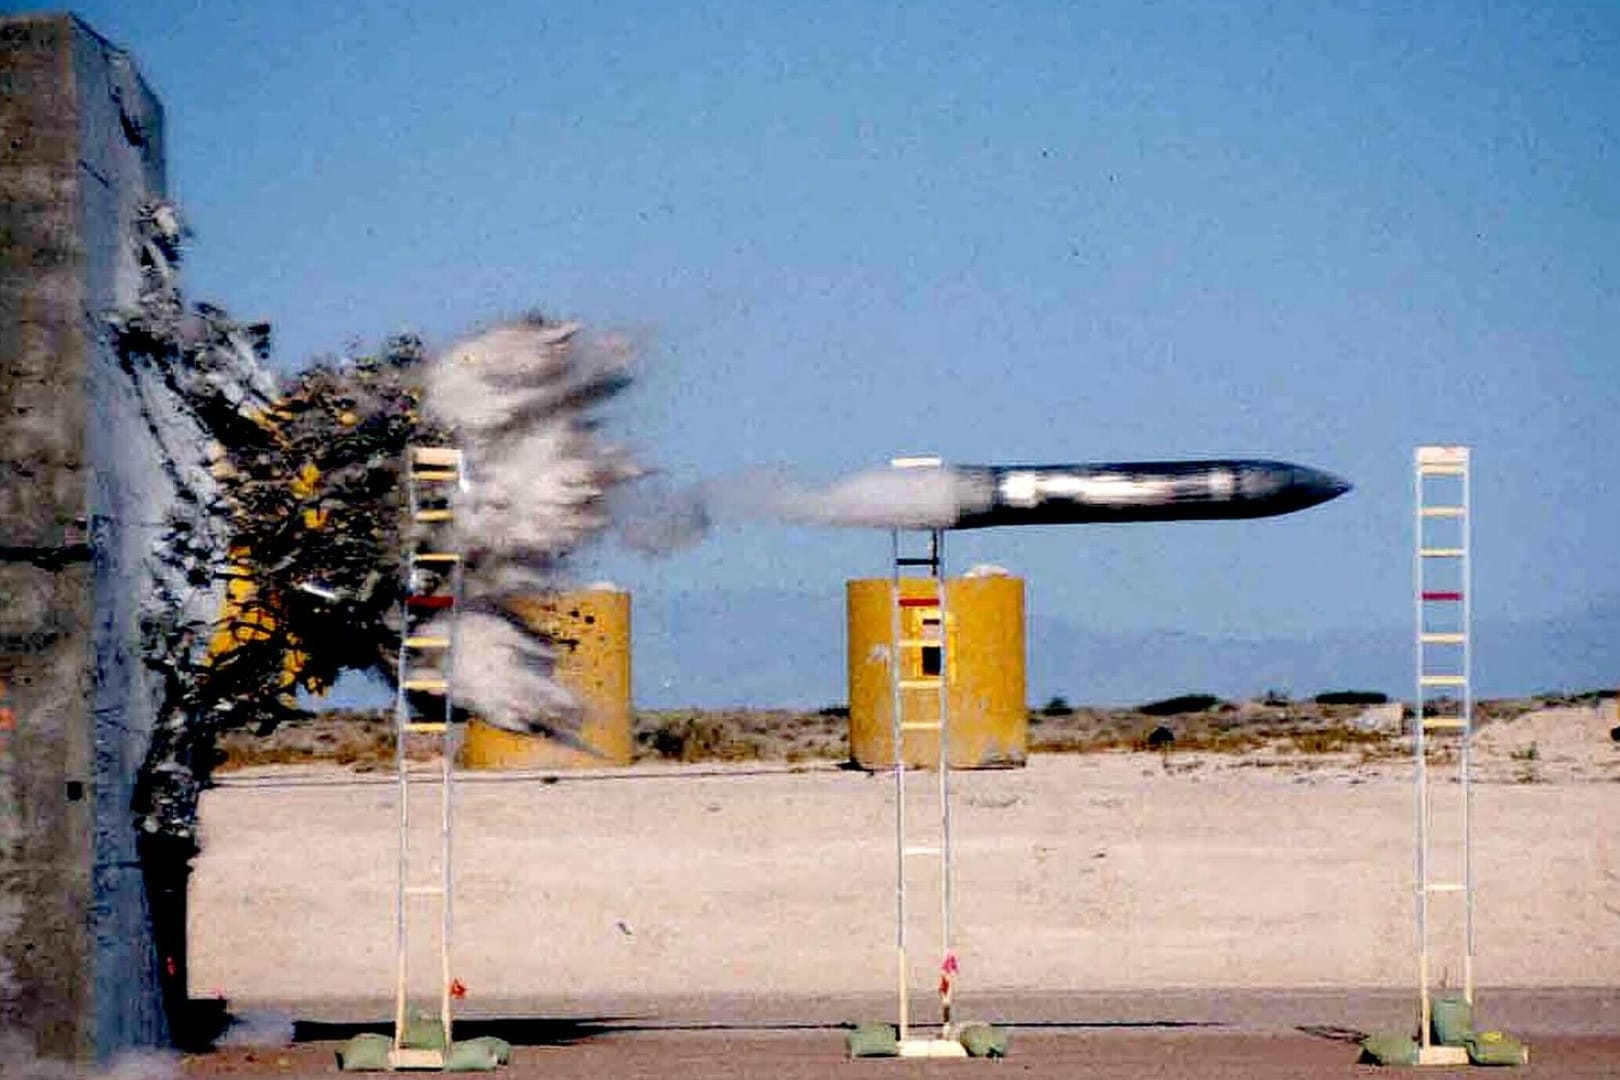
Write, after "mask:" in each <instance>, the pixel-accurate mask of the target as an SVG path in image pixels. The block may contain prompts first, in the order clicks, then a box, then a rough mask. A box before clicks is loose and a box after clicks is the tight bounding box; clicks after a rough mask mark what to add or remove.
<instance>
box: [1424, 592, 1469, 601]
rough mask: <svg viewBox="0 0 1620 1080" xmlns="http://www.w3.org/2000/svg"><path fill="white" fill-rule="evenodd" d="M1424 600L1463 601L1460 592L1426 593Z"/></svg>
mask: <svg viewBox="0 0 1620 1080" xmlns="http://www.w3.org/2000/svg"><path fill="white" fill-rule="evenodd" d="M1423 599H1425V600H1461V599H1462V593H1460V592H1426V593H1424V594H1423Z"/></svg>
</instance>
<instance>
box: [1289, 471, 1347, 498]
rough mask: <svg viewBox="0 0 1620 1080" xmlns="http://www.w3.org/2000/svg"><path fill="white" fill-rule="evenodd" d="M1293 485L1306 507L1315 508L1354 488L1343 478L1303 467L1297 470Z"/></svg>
mask: <svg viewBox="0 0 1620 1080" xmlns="http://www.w3.org/2000/svg"><path fill="white" fill-rule="evenodd" d="M1294 483H1295V484H1296V485H1297V486H1298V487H1299V490H1300V494H1302V495H1304V496H1305V497H1306V498H1307V500H1308V501H1307V502H1306V503H1305V505H1306V506H1315V505H1317V504H1318V503H1325V502H1327V501H1328V500H1330V499H1337V498H1338V497H1339V496H1340V495H1343V494H1344V493H1345V492H1347V491H1349V490H1351V488H1352V487H1354V485H1353V484H1351V483H1350V481H1348V480H1346V479H1344V478H1343V477H1339V476H1334V475H1333V474H1332V473H1330V472H1324V471H1323V470H1321V469H1312V468H1308V467H1304V466H1301V467H1299V468H1298V470H1297V475H1296V476H1295V478H1294Z"/></svg>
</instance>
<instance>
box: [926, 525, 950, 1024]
mask: <svg viewBox="0 0 1620 1080" xmlns="http://www.w3.org/2000/svg"><path fill="white" fill-rule="evenodd" d="M930 542H931V544H932V555H933V559H934V566H933V573H934V581H935V587H936V589H937V590H938V593H939V694H938V697H939V710H938V711H939V835H940V845H939V846H940V859H939V878H940V886H939V925H940V949H939V955H940V962H941V966H942V968H943V966H944V965H945V964H948V963H949V962H950V958H951V957H952V956H953V955H954V953H953V950H952V948H951V941H952V937H953V929H952V923H953V920H954V918H955V910H954V904H955V895H954V892H953V888H954V885H953V882H952V878H953V876H954V874H953V866H952V862H953V858H954V852H953V850H952V843H951V753H950V731H951V721H950V696H951V670H952V666H953V661H952V657H951V648H950V625H951V622H950V611H949V607H948V605H947V602H946V587H947V584H948V582H949V580H950V579H949V577H948V576H947V575H946V572H945V533H944V531H943V530H941V529H935V530H934V531H933V536H932V537H931V541H930ZM940 976H941V982H940V985H941V987H942V989H941V1001H940V1016H941V1020H940V1032H939V1037H940V1038H941V1039H949V1038H950V1037H951V1004H952V994H953V993H954V990H953V987H954V983H955V973H954V972H950V973H947V972H945V971H943V970H942V971H941V973H940Z"/></svg>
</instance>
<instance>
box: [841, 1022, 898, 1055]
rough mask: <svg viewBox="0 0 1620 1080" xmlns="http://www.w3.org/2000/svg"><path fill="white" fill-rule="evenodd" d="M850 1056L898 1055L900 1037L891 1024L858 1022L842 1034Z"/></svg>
mask: <svg viewBox="0 0 1620 1080" xmlns="http://www.w3.org/2000/svg"><path fill="white" fill-rule="evenodd" d="M844 1045H845V1047H846V1048H847V1049H848V1050H849V1056H850V1057H852V1058H868V1057H899V1056H900V1037H899V1036H898V1035H896V1034H895V1030H894V1025H893V1024H860V1025H857V1026H856V1027H855V1029H854V1030H852V1031H851V1032H850V1033H849V1034H848V1035H846V1036H844Z"/></svg>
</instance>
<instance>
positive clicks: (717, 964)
mask: <svg viewBox="0 0 1620 1080" xmlns="http://www.w3.org/2000/svg"><path fill="white" fill-rule="evenodd" d="M1616 723H1617V720H1616V718H1615V715H1614V703H1613V702H1612V701H1611V700H1604V701H1598V702H1589V703H1582V704H1577V705H1565V706H1563V707H1555V708H1537V709H1531V710H1529V711H1523V712H1519V713H1517V714H1513V715H1508V716H1503V717H1500V718H1497V719H1494V720H1492V721H1491V722H1490V723H1488V724H1486V725H1485V726H1484V727H1483V728H1481V729H1480V731H1479V733H1478V734H1477V735H1476V737H1475V740H1474V750H1475V753H1474V758H1475V765H1476V776H1477V779H1476V783H1475V785H1474V802H1473V813H1474V829H1475V865H1474V873H1475V879H1476V884H1477V898H1478V901H1477V910H1476V928H1475V932H1476V940H1475V956H1476V960H1475V978H1476V981H1477V985H1478V987H1479V991H1478V1014H1479V1019H1480V1022H1481V1024H1482V1025H1483V1026H1487V1027H1498V1028H1503V1029H1506V1030H1509V1031H1512V1032H1514V1033H1515V1034H1519V1035H1521V1036H1523V1037H1525V1038H1526V1039H1528V1040H1529V1041H1530V1042H1531V1043H1532V1050H1533V1053H1532V1065H1531V1066H1530V1068H1529V1070H1528V1071H1530V1072H1532V1073H1541V1074H1544V1075H1593V1076H1597V1075H1610V1074H1612V1073H1613V1071H1614V1070H1616V1069H1620V857H1617V852H1616V846H1617V844H1616V837H1617V836H1620V829H1616V827H1615V824H1614V823H1615V822H1616V821H1617V820H1620V742H1616V741H1614V739H1613V738H1612V737H1611V731H1610V729H1611V728H1613V727H1614V726H1615V725H1616ZM1036 741H1037V742H1038V741H1039V740H1038V738H1037V740H1036ZM1400 741H1401V740H1399V739H1398V738H1394V739H1390V740H1387V745H1382V746H1381V747H1380V746H1379V745H1374V744H1371V743H1366V742H1350V743H1345V742H1343V741H1342V740H1325V739H1316V740H1314V741H1307V742H1305V743H1301V742H1300V741H1299V740H1298V739H1295V740H1294V742H1293V743H1278V742H1275V741H1272V742H1267V743H1264V744H1263V745H1258V746H1256V745H1252V744H1251V743H1250V742H1249V741H1243V742H1242V745H1241V747H1239V748H1236V749H1230V748H1229V749H1227V750H1218V749H1217V750H1211V749H1200V748H1197V747H1201V746H1207V745H1209V742H1208V740H1203V741H1197V740H1186V739H1183V740H1182V742H1183V744H1184V745H1187V744H1191V745H1192V746H1193V747H1194V748H1188V749H1164V750H1153V751H1147V750H1132V749H1128V748H1124V749H1108V750H1104V751H1101V752H1093V753H1037V754H1034V755H1032V756H1031V758H1030V761H1029V764H1028V765H1027V767H1025V768H1021V769H1008V770H996V771H975V772H961V773H956V774H953V784H954V798H953V808H954V816H953V822H954V828H955V836H956V852H957V858H956V874H955V879H956V890H955V898H956V919H957V932H956V935H955V942H954V948H955V953H956V955H957V957H958V959H959V962H960V967H961V973H960V976H959V978H958V982H957V991H956V998H957V1017H958V1018H959V1019H979V1020H987V1021H993V1022H997V1023H1001V1024H1005V1025H1009V1026H1010V1028H1011V1030H1012V1032H1013V1049H1012V1053H1011V1055H1010V1057H1009V1059H1008V1061H1007V1062H1006V1063H1005V1066H1004V1067H1012V1068H1018V1069H1020V1070H1021V1071H1029V1072H1031V1073H1032V1075H1035V1076H1042V1075H1049V1076H1115V1075H1119V1076H1132V1075H1164V1076H1173V1075H1213V1076H1239V1075H1241V1076H1284V1075H1321V1076H1336V1075H1350V1074H1353V1073H1356V1072H1357V1070H1358V1068H1361V1067H1357V1066H1355V1065H1354V1064H1353V1063H1354V1061H1355V1057H1356V1048H1355V1046H1354V1045H1353V1043H1354V1033H1355V1032H1357V1031H1366V1030H1371V1029H1375V1028H1389V1027H1402V1026H1412V1025H1413V1021H1412V1019H1411V1018H1412V1016H1413V1011H1414V1003H1415V996H1416V995H1415V978H1416V976H1415V959H1414V956H1415V928H1414V905H1413V893H1412V882H1413V875H1414V866H1413V864H1414V859H1413V826H1414V801H1413V784H1412V764H1411V761H1410V759H1409V758H1408V757H1406V756H1404V755H1403V754H1401V753H1399V752H1397V751H1398V750H1399V745H1398V744H1399V742H1400ZM1302 747H1303V749H1302ZM1431 775H1433V776H1434V777H1436V778H1439V779H1438V782H1437V783H1436V790H1435V806H1436V816H1435V825H1434V828H1435V834H1436V838H1437V839H1438V840H1442V841H1443V840H1444V839H1445V838H1447V837H1453V836H1455V835H1456V833H1455V829H1456V826H1457V824H1458V822H1457V817H1456V811H1457V809H1458V808H1460V804H1461V800H1460V798H1457V793H1458V789H1457V786H1456V785H1455V783H1452V782H1451V781H1450V780H1449V777H1450V776H1451V775H1452V771H1451V767H1450V766H1449V765H1448V764H1446V763H1445V762H1443V761H1438V762H1436V764H1435V767H1434V768H1433V770H1432V772H1431ZM909 778H910V783H909V784H908V795H907V798H908V804H909V806H910V807H911V808H912V809H913V811H914V813H913V814H912V820H913V821H914V823H915V829H916V836H917V837H923V836H925V835H926V833H927V832H928V830H929V829H930V828H931V827H932V826H931V824H930V823H929V821H928V819H927V817H926V811H927V809H928V808H929V807H931V806H932V805H933V800H934V788H933V776H932V774H927V773H916V772H914V773H911V774H909ZM415 790H416V791H417V792H418V794H417V796H416V799H418V800H420V801H419V802H416V803H413V806H412V811H413V813H414V814H415V815H416V824H417V825H418V826H420V827H421V831H420V832H419V833H418V834H417V835H420V836H422V837H428V836H430V835H431V832H432V829H431V826H432V821H431V815H430V810H431V811H432V812H436V801H435V800H436V799H437V796H438V791H437V789H436V788H435V787H432V786H430V785H421V786H418V787H417V788H415ZM455 792H456V799H457V802H456V816H455V830H456V843H457V847H456V855H455V860H456V861H455V866H456V873H457V890H456V894H455V919H454V957H455V959H454V965H453V974H454V976H455V978H457V979H458V980H460V982H461V983H462V984H464V985H465V987H466V989H467V997H466V999H465V1001H463V1002H462V1003H461V1006H460V1014H459V1015H460V1016H462V1017H463V1018H465V1019H464V1021H463V1028H462V1030H463V1031H471V1032H475V1033H476V1031H478V1030H487V1031H496V1032H499V1033H502V1034H506V1035H508V1036H512V1037H513V1038H512V1041H513V1042H514V1043H515V1044H517V1050H516V1052H515V1054H514V1060H513V1064H512V1065H511V1066H510V1069H511V1071H512V1073H513V1075H515V1076H523V1075H545V1076H574V1075H579V1076H585V1075H601V1074H603V1073H606V1074H608V1075H615V1076H635V1075H652V1074H653V1073H655V1072H656V1073H658V1074H665V1073H669V1074H673V1075H676V1076H710V1075H713V1076H734V1075H735V1076H745V1075H782V1076H819V1075H824V1074H826V1073H828V1072H830V1071H831V1070H834V1069H838V1068H861V1067H870V1068H890V1069H897V1070H900V1071H903V1072H906V1073H907V1074H910V1073H912V1072H916V1071H919V1070H922V1071H926V1070H937V1069H939V1068H970V1067H975V1066H974V1065H972V1064H968V1065H951V1064H949V1063H940V1062H933V1063H918V1062H905V1063H886V1064H885V1063H861V1064H851V1063H847V1062H845V1061H843V1060H842V1046H843V1043H842V1036H841V1032H840V1029H839V1025H841V1024H844V1023H846V1022H850V1021H864V1020H875V1019H890V1020H892V1019H893V1014H894V997H895V990H894V986H895V983H896V966H895V947H894V944H895V943H894V922H895V914H894V909H895V890H894V864H895V856H894V798H895V792H894V785H893V781H892V778H891V776H890V775H888V774H867V773H864V772H860V771H857V770H852V769H849V768H844V767H840V766H839V765H838V764H837V763H836V762H834V761H830V760H824V759H817V758H809V759H803V760H794V761H792V762H788V761H784V760H771V759H769V758H766V759H761V760H750V761H736V762H709V763H702V762H699V763H658V762H643V763H639V764H637V765H634V766H631V767H627V768H623V769H607V770H591V771H576V772H564V773H478V774H464V775H463V776H462V778H461V779H460V780H459V781H458V783H457V785H456V788H455ZM397 810H398V807H397V801H396V798H395V786H394V782H393V779H392V777H391V775H389V774H388V773H387V772H386V771H373V772H356V771H354V769H352V768H345V767H339V766H334V765H330V764H312V765H302V766H295V767H289V766H273V767H272V766H261V767H254V768H247V769H240V770H236V771H232V772H229V773H225V774H222V775H221V777H220V780H219V785H218V786H217V787H216V788H215V789H213V790H211V791H210V792H208V793H207V795H206V796H205V798H204V802H203V818H202V826H203V843H204V853H203V855H202V856H201V858H200V859H199V861H198V864H197V870H196V874H195V877H194V879H193V883H192V890H191V928H190V933H191V957H190V986H191V993H192V995H193V996H194V997H198V998H224V999H226V1001H227V1002H228V1004H229V1008H230V1011H231V1012H232V1013H233V1014H235V1015H237V1016H239V1017H244V1018H246V1022H245V1023H244V1024H243V1025H242V1026H241V1027H240V1028H239V1029H238V1030H237V1031H236V1033H235V1034H234V1035H232V1036H228V1040H227V1041H228V1042H229V1043H234V1044H235V1045H229V1046H227V1047H226V1048H224V1049H222V1050H220V1051H217V1052H215V1053H213V1054H209V1055H201V1056H199V1057H197V1058H194V1059H190V1060H189V1061H188V1068H190V1069H192V1070H193V1071H199V1072H206V1073H229V1072H234V1071H239V1070H240V1071H245V1072H257V1071H264V1072H272V1073H276V1072H279V1073H280V1074H282V1075H286V1074H288V1073H303V1072H321V1071H328V1070H330V1069H331V1067H332V1066H331V1051H332V1048H333V1047H334V1046H335V1045H337V1041H338V1040H340V1039H342V1038H344V1037H346V1036H347V1035H348V1034H352V1033H353V1032H354V1031H356V1030H360V1029H362V1028H363V1027H365V1026H367V1025H376V1024H378V1023H379V1022H382V1021H385V1020H386V1019H387V1017H388V1016H389V1015H390V1002H391V995H392V987H393V982H394V969H393V956H394V952H393V949H394V924H393V916H392V896H393V883H394V872H395V859H396V847H395V837H396V826H397ZM423 850H424V851H425V850H426V846H424V848H423ZM425 869H426V870H427V871H428V873H429V876H431V870H432V867H431V866H428V867H425ZM1435 869H1436V872H1437V874H1439V875H1441V876H1443V875H1444V874H1446V873H1449V872H1452V870H1454V869H1455V870H1458V871H1460V867H1447V866H1443V865H1438V864H1437V866H1436V868H1435ZM910 880H911V881H912V887H913V890H914V892H913V896H914V898H916V900H917V903H916V905H915V908H916V909H917V910H919V911H920V912H921V913H920V914H919V915H918V916H917V918H916V919H915V921H914V922H913V923H912V939H911V944H912V949H911V952H912V956H913V958H914V962H915V966H914V970H913V973H912V976H911V985H912V986H913V987H914V988H915V989H914V993H915V995H916V1002H917V1006H916V1007H917V1011H918V1014H919V1015H920V1016H922V1017H925V1018H933V1017H936V1016H937V1002H936V1000H935V997H934V991H933V986H934V982H935V980H936V978H937V964H938V962H939V956H938V955H937V953H938V950H937V947H936V945H935V943H936V942H937V940H938V926H937V919H938V915H937V912H936V911H935V903H936V897H937V885H936V883H935V881H934V880H930V879H929V876H928V872H927V870H926V869H921V870H918V871H917V872H915V873H914V874H913V875H911V879H910ZM1457 907H1458V905H1457V904H1456V901H1455V898H1450V897H1446V896H1438V897H1436V899H1435V901H1434V904H1433V907H1432V911H1433V915H1434V924H1435V935H1434V941H1435V943H1436V946H1437V947H1436V953H1435V971H1436V973H1437V978H1442V979H1446V980H1449V982H1450V984H1451V985H1453V986H1456V985H1460V983H1461V979H1462V968H1461V950H1460V947H1453V946H1457V945H1458V943H1460V941H1461V938H1462V929H1461V925H1460V919H1458V918H1456V917H1455V915H1456V912H1457ZM424 936H425V935H424ZM428 957H429V950H427V949H424V950H422V953H421V956H420V958H419V962H418V963H417V966H416V970H417V971H419V972H423V973H428V972H429V971H430V968H431V965H430V964H429V962H428ZM423 979H424V982H423V984H422V987H423V989H422V993H421V994H420V995H419V996H420V997H421V998H422V1000H424V1001H427V1000H429V999H431V997H432V995H433V993H434V992H435V991H434V990H433V987H435V986H436V985H437V981H436V972H432V973H431V974H424V976H423ZM479 1025H482V1027H480V1026H479ZM255 1032H257V1033H259V1034H260V1035H262V1036H263V1037H262V1038H256V1037H255ZM278 1032H279V1033H281V1036H280V1037H274V1036H275V1035H276V1033H278ZM289 1032H290V1033H291V1034H292V1035H294V1036H296V1040H297V1041H296V1042H295V1043H294V1044H293V1045H291V1046H285V1045H283V1046H280V1047H273V1048H267V1046H257V1047H255V1046H253V1045H250V1044H253V1043H255V1042H262V1043H265V1044H271V1043H275V1042H285V1034H286V1033H289ZM977 1067H989V1066H987V1065H986V1064H985V1063H978V1065H977Z"/></svg>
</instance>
